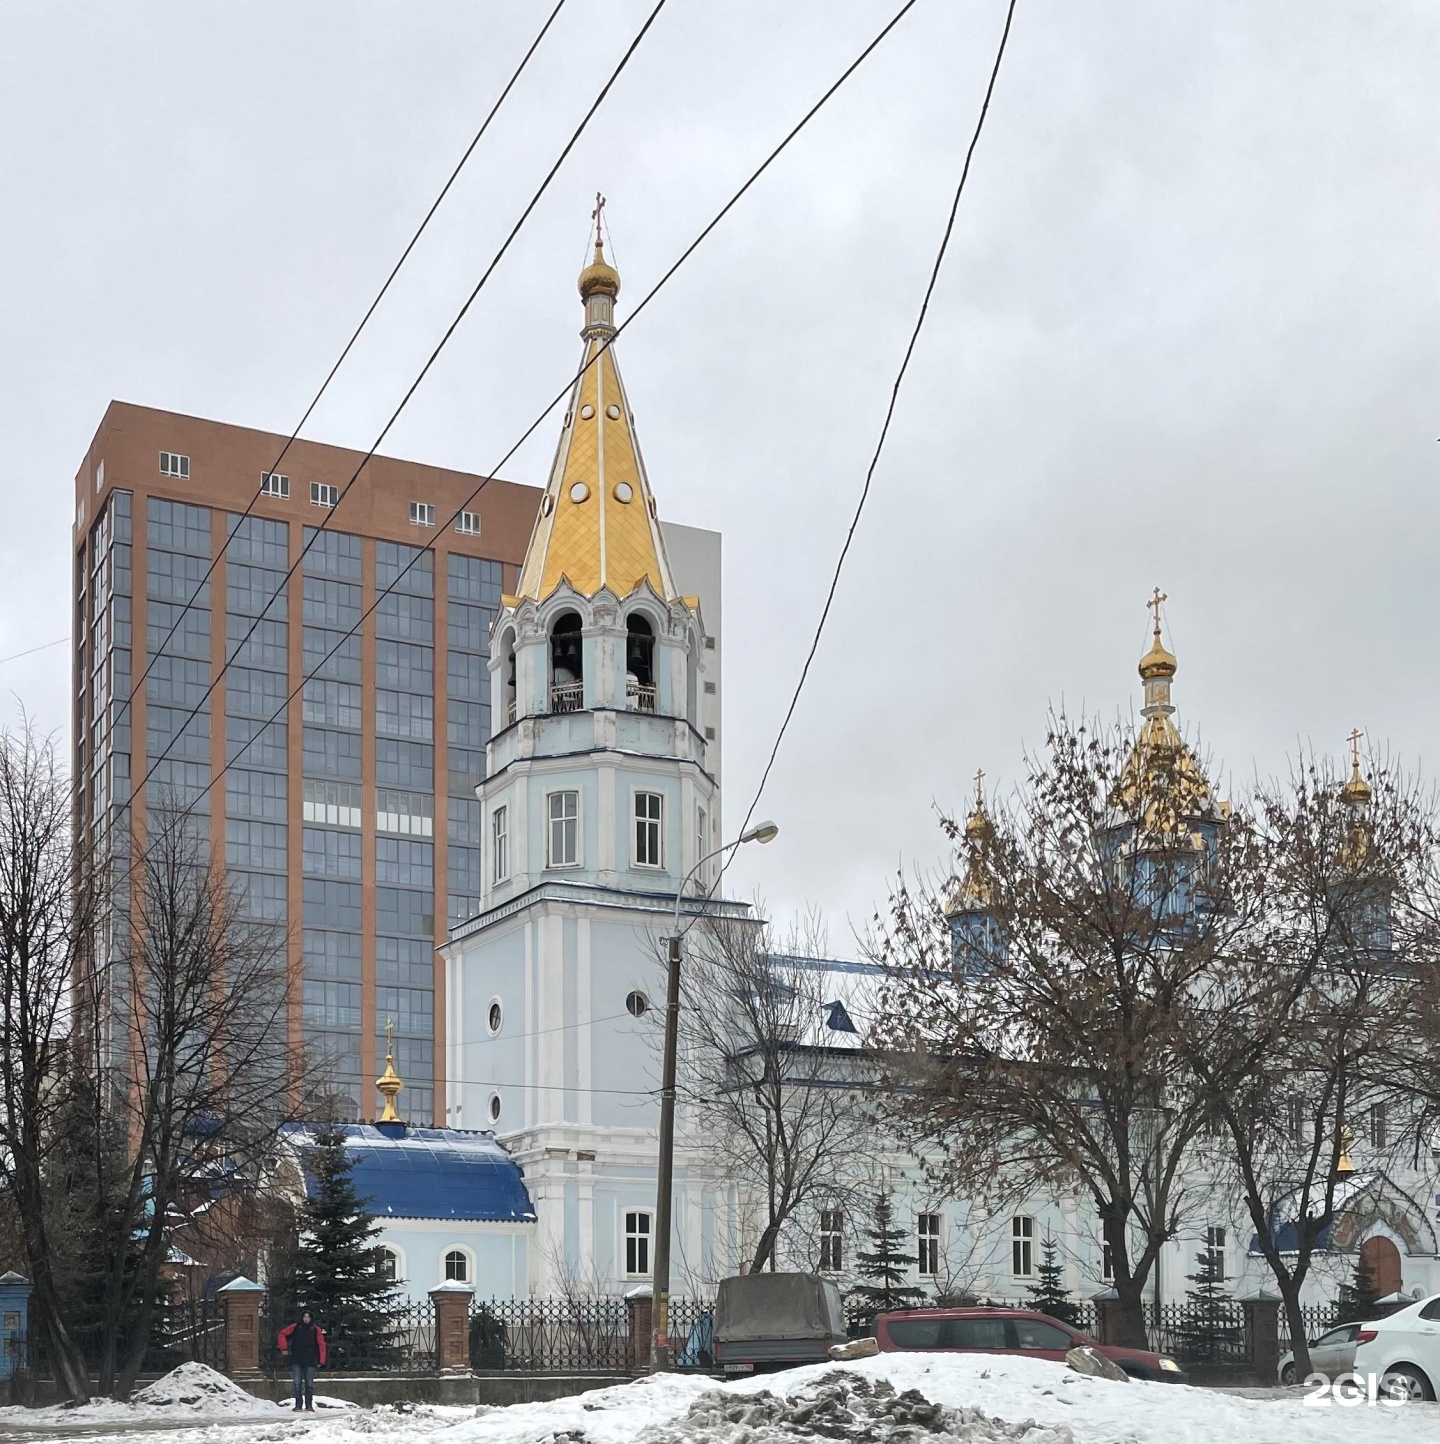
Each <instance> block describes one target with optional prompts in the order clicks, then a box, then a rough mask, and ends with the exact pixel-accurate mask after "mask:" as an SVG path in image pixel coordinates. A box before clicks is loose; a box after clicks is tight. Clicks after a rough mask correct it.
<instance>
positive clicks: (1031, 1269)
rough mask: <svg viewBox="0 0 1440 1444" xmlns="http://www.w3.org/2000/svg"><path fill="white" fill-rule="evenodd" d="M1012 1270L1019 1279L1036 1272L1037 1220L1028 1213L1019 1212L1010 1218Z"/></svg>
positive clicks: (1026, 1277) (1028, 1276)
mask: <svg viewBox="0 0 1440 1444" xmlns="http://www.w3.org/2000/svg"><path fill="white" fill-rule="evenodd" d="M1010 1272H1011V1273H1012V1274H1014V1275H1015V1277H1016V1278H1017V1279H1028V1278H1030V1277H1032V1276H1033V1275H1034V1273H1035V1220H1034V1219H1033V1218H1031V1217H1030V1215H1029V1214H1028V1213H1017V1214H1016V1215H1015V1217H1014V1218H1012V1219H1011V1220H1010Z"/></svg>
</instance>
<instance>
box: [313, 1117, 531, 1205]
mask: <svg viewBox="0 0 1440 1444" xmlns="http://www.w3.org/2000/svg"><path fill="white" fill-rule="evenodd" d="M340 1131H341V1132H342V1133H343V1134H344V1135H345V1148H346V1151H347V1152H348V1153H349V1155H350V1157H351V1158H352V1159H353V1160H354V1169H353V1171H352V1174H351V1176H352V1177H353V1178H354V1180H355V1191H356V1193H358V1194H359V1195H360V1197H361V1198H363V1199H365V1200H366V1204H367V1206H368V1207H369V1209H370V1211H371V1212H372V1213H373V1214H374V1215H375V1216H376V1218H377V1219H388V1218H451V1219H471V1220H477V1221H481V1222H487V1223H529V1222H532V1221H533V1220H534V1218H535V1208H534V1206H533V1205H532V1204H531V1202H530V1194H529V1192H528V1190H527V1189H526V1187H525V1175H524V1174H523V1173H522V1172H521V1170H520V1166H519V1164H517V1163H516V1162H515V1160H514V1159H513V1158H511V1157H510V1155H509V1154H508V1153H506V1152H505V1150H504V1149H503V1148H502V1147H501V1146H500V1145H499V1144H498V1143H497V1142H496V1141H495V1135H494V1134H493V1133H482V1132H471V1131H469V1130H466V1129H459V1128H411V1127H409V1126H407V1125H406V1124H403V1123H385V1124H373V1123H345V1124H341V1125H340ZM285 1132H286V1133H287V1134H288V1135H289V1138H290V1142H291V1143H292V1144H293V1145H294V1146H295V1147H297V1148H303V1147H304V1146H305V1144H306V1142H307V1140H308V1136H309V1133H310V1130H309V1129H308V1128H307V1127H305V1125H303V1124H291V1125H290V1126H288V1127H287V1128H286V1130H285ZM305 1185H306V1188H307V1190H308V1189H309V1188H310V1186H311V1181H310V1179H309V1178H308V1177H307V1178H306V1180H305Z"/></svg>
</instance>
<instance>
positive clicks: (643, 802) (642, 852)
mask: <svg viewBox="0 0 1440 1444" xmlns="http://www.w3.org/2000/svg"><path fill="white" fill-rule="evenodd" d="M664 806H665V799H664V798H663V797H662V796H661V795H660V794H659V793H658V792H637V793H636V794H635V866H636V867H662V866H663V865H664V864H663V861H662V858H661V851H660V838H661V831H660V819H661V815H662V812H663V809H664Z"/></svg>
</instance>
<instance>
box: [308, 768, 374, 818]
mask: <svg viewBox="0 0 1440 1444" xmlns="http://www.w3.org/2000/svg"><path fill="white" fill-rule="evenodd" d="M301 807H302V815H303V816H304V818H305V821H306V822H324V823H328V824H329V825H330V826H331V827H359V826H360V788H359V785H358V784H357V783H354V782H327V781H322V780H321V779H320V778H318V777H307V778H305V779H304V796H303V800H302V803H301Z"/></svg>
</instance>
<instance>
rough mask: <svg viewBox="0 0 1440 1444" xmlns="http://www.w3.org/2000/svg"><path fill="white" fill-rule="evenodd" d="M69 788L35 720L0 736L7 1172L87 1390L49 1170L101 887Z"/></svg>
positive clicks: (58, 1343) (59, 1366) (70, 1358)
mask: <svg viewBox="0 0 1440 1444" xmlns="http://www.w3.org/2000/svg"><path fill="white" fill-rule="evenodd" d="M70 807H71V796H70V789H69V787H68V786H67V784H66V781H65V778H64V774H63V772H62V769H61V767H60V763H59V760H58V758H57V757H56V753H55V746H54V743H53V741H51V740H50V739H48V738H41V737H39V736H37V735H36V733H35V732H34V730H33V729H32V727H31V726H30V725H29V723H28V721H27V722H25V723H24V724H23V725H22V726H21V728H20V730H19V731H18V732H13V733H12V732H8V731H7V732H4V733H0V1180H3V1182H4V1185H5V1191H6V1193H7V1194H8V1204H9V1207H10V1209H11V1210H12V1211H13V1213H14V1216H15V1218H16V1220H17V1222H18V1223H19V1226H20V1230H21V1233H22V1235H23V1239H24V1245H23V1251H24V1257H25V1263H26V1267H27V1270H28V1272H29V1275H30V1278H31V1281H32V1283H33V1285H34V1289H35V1298H36V1301H37V1304H38V1306H39V1309H38V1311H39V1314H40V1318H41V1320H42V1321H43V1327H44V1329H45V1332H46V1334H47V1336H48V1342H49V1345H50V1355H51V1358H52V1360H53V1362H54V1367H55V1370H56V1376H57V1382H58V1383H59V1384H60V1387H61V1388H62V1389H63V1390H64V1391H65V1393H66V1394H67V1395H68V1396H69V1397H70V1398H71V1399H74V1400H77V1401H78V1400H84V1399H87V1398H88V1397H89V1383H88V1381H87V1379H86V1374H85V1365H84V1360H83V1359H82V1357H81V1354H80V1350H79V1348H78V1347H77V1345H76V1342H75V1340H74V1339H73V1338H72V1337H71V1334H70V1331H69V1329H68V1328H67V1326H66V1322H65V1319H64V1316H63V1310H62V1308H61V1306H60V1298H59V1292H58V1289H57V1285H56V1275H55V1267H54V1265H55V1259H56V1257H57V1254H58V1252H59V1249H58V1244H59V1240H57V1239H55V1238H54V1237H52V1236H51V1231H50V1225H51V1221H52V1215H51V1212H50V1210H49V1208H48V1207H47V1188H46V1173H47V1167H48V1164H49V1161H50V1156H51V1153H52V1151H53V1149H54V1148H55V1146H56V1144H57V1142H58V1139H59V1132H58V1130H57V1128H56V1126H55V1120H56V1116H57V1113H58V1111H59V1109H60V1107H61V1099H62V1089H61V1088H60V1086H59V1085H60V1082H61V1079H62V1077H63V1075H64V1073H65V1071H66V1069H67V1068H68V1067H69V1066H70V1065H71V1062H72V1058H71V1054H70V1048H69V1039H68V1036H67V1035H68V1031H69V1027H70V1022H71V1019H70V1016H69V1008H70V983H71V979H72V977H73V975H74V972H75V969H76V965H77V963H78V961H79V960H80V958H81V956H82V954H83V951H84V949H85V946H86V944H87V942H88V939H89V934H90V928H91V924H92V922H93V918H94V908H93V903H94V890H93V887H92V886H91V878H90V875H89V870H88V869H87V868H86V867H85V866H83V865H82V860H81V859H80V858H78V857H77V855H76V853H75V850H74V847H73V844H72V839H71V829H70Z"/></svg>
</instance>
